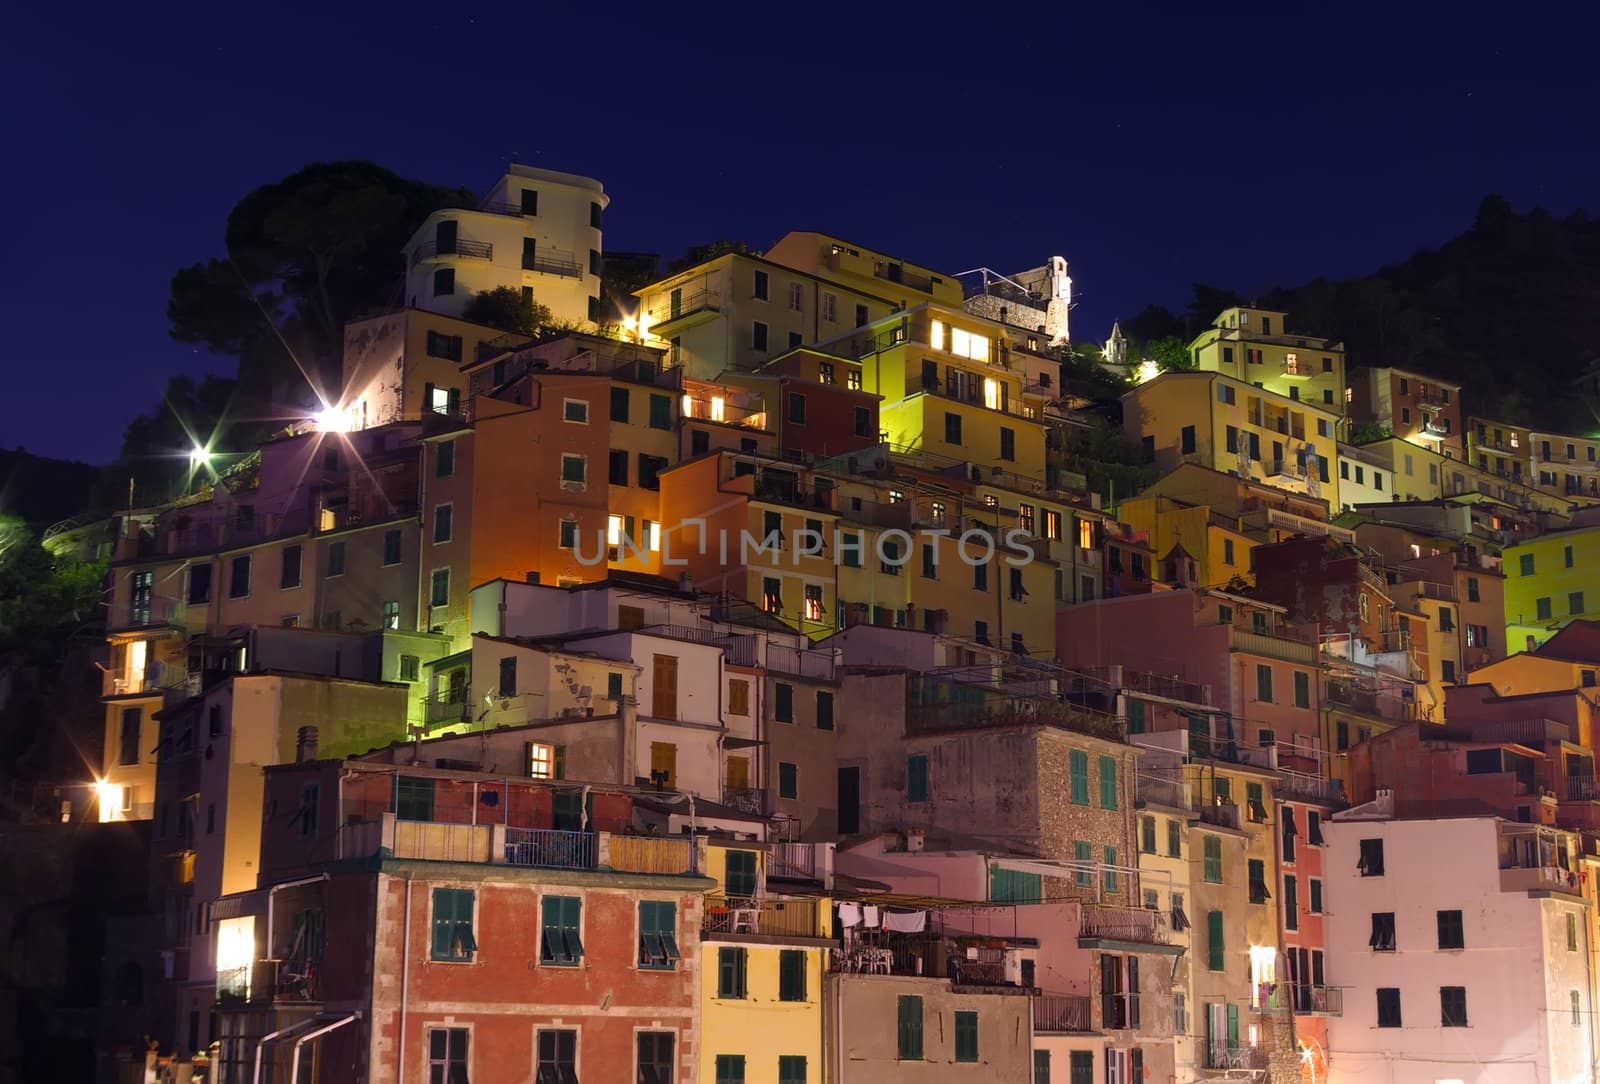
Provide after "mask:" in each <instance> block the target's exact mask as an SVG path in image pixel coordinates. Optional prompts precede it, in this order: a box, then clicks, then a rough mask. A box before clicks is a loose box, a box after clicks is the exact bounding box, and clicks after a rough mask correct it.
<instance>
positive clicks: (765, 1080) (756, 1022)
mask: <svg viewBox="0 0 1600 1084" xmlns="http://www.w3.org/2000/svg"><path fill="white" fill-rule="evenodd" d="M832 862H833V844H831V843H818V844H808V843H774V844H760V843H743V842H739V841H737V840H733V839H713V840H711V841H710V842H709V844H708V846H707V848H706V870H705V872H706V874H707V875H708V876H710V877H712V878H714V879H715V880H716V887H715V888H714V889H712V890H711V892H710V893H709V894H708V896H707V898H706V909H705V921H704V925H703V927H702V931H701V969H700V1014H699V1015H700V1034H699V1036H698V1040H699V1049H700V1077H699V1078H700V1079H701V1080H702V1081H708V1082H709V1081H718V1080H740V1081H745V1082H746V1084H793V1082H794V1081H803V1080H821V1079H823V1075H824V1068H823V1064H824V1063H823V1047H822V1002H823V990H822V982H823V975H824V974H825V973H826V972H827V966H828V948H829V946H830V945H831V944H832V936H833V906H832V900H831V899H829V898H828V896H827V895H826V892H825V885H826V884H827V883H828V882H830V881H831V879H832Z"/></svg>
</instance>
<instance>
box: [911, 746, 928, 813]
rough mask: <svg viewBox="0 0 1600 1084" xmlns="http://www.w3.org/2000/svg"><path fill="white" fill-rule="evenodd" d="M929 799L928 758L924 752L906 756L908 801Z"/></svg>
mask: <svg viewBox="0 0 1600 1084" xmlns="http://www.w3.org/2000/svg"><path fill="white" fill-rule="evenodd" d="M927 800H928V758H927V757H926V756H924V755H922V754H920V753H919V754H916V755H915V756H909V757H907V758H906V801H908V802H926V801H927Z"/></svg>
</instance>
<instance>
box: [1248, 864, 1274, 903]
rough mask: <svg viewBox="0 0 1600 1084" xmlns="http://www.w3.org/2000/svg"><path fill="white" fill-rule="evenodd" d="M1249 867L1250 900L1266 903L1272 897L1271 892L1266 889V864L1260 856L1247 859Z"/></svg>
mask: <svg viewBox="0 0 1600 1084" xmlns="http://www.w3.org/2000/svg"><path fill="white" fill-rule="evenodd" d="M1249 869H1250V902H1251V903H1266V902H1267V901H1268V900H1269V899H1271V898H1272V893H1271V892H1268V891H1267V864H1266V862H1265V861H1263V860H1262V859H1260V858H1252V859H1250V861H1249Z"/></svg>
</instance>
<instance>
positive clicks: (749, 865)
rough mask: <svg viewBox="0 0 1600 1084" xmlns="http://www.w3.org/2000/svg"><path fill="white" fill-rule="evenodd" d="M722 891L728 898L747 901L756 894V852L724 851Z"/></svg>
mask: <svg viewBox="0 0 1600 1084" xmlns="http://www.w3.org/2000/svg"><path fill="white" fill-rule="evenodd" d="M723 864H724V871H723V875H722V879H723V891H725V892H726V893H727V894H728V896H730V897H732V898H735V899H741V900H747V899H751V898H752V897H754V896H755V894H756V852H755V851H724V852H723Z"/></svg>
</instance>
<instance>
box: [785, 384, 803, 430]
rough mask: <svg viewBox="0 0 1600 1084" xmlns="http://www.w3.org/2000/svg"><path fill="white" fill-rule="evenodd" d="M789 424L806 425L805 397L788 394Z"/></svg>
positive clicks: (795, 393)
mask: <svg viewBox="0 0 1600 1084" xmlns="http://www.w3.org/2000/svg"><path fill="white" fill-rule="evenodd" d="M789 422H790V424H792V425H804V424H806V397H805V396H804V395H801V394H800V393H799V392H793V391H792V392H790V393H789Z"/></svg>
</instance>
